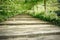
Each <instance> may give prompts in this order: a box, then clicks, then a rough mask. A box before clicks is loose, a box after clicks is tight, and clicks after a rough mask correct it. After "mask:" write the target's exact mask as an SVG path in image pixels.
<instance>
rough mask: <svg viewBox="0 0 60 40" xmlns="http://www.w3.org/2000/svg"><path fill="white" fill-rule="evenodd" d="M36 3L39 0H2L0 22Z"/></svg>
mask: <svg viewBox="0 0 60 40" xmlns="http://www.w3.org/2000/svg"><path fill="white" fill-rule="evenodd" d="M38 1H40V0H38ZM36 3H37V0H0V22H1V21H4V20H6V19H8V18H9V17H12V16H15V15H17V14H21V13H22V12H25V11H26V10H29V9H31V7H32V6H34V5H35V4H36ZM32 4H33V5H32Z"/></svg>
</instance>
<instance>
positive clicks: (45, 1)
mask: <svg viewBox="0 0 60 40" xmlns="http://www.w3.org/2000/svg"><path fill="white" fill-rule="evenodd" d="M44 9H45V12H46V0H44Z"/></svg>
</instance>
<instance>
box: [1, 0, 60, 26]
mask: <svg viewBox="0 0 60 40" xmlns="http://www.w3.org/2000/svg"><path fill="white" fill-rule="evenodd" d="M58 3H59V1H57V0H45V1H44V0H0V22H1V21H5V20H7V19H8V18H9V17H12V16H15V15H18V14H22V13H23V12H27V11H28V10H30V11H29V12H28V13H29V14H30V15H32V16H34V17H37V18H40V19H42V20H45V21H49V22H53V23H55V24H57V23H58V24H59V25H60V17H59V16H57V15H59V14H60V12H58V10H59V8H60V7H59V6H58V5H57V4H58Z"/></svg>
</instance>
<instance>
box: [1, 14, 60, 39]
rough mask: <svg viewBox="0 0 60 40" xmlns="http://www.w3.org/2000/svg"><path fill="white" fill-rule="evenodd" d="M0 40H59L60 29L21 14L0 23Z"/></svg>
mask: <svg viewBox="0 0 60 40" xmlns="http://www.w3.org/2000/svg"><path fill="white" fill-rule="evenodd" d="M0 40H60V27H58V26H56V25H52V24H51V23H49V22H45V21H42V20H40V19H38V18H34V17H32V16H30V15H28V14H21V15H17V16H15V17H13V18H9V19H8V20H7V21H5V22H2V23H0Z"/></svg>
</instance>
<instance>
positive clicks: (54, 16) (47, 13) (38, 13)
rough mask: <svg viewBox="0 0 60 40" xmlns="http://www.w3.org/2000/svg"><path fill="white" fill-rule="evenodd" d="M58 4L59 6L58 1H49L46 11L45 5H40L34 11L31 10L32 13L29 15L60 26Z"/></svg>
mask: <svg viewBox="0 0 60 40" xmlns="http://www.w3.org/2000/svg"><path fill="white" fill-rule="evenodd" d="M54 3H55V4H54ZM56 3H57V4H58V2H57V0H55V1H53V0H49V1H47V3H46V9H45V7H44V6H43V5H44V4H43V3H38V4H37V5H35V6H34V11H33V9H31V10H30V11H31V12H29V14H30V15H32V16H34V17H37V18H39V19H42V20H45V21H49V22H52V23H54V24H58V25H60V17H59V16H58V13H56V12H55V11H57V10H59V8H58V5H57V4H56ZM38 5H39V6H38ZM59 13H60V12H59Z"/></svg>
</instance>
